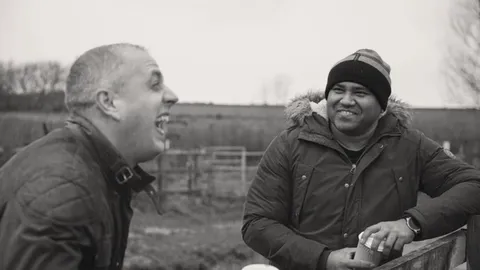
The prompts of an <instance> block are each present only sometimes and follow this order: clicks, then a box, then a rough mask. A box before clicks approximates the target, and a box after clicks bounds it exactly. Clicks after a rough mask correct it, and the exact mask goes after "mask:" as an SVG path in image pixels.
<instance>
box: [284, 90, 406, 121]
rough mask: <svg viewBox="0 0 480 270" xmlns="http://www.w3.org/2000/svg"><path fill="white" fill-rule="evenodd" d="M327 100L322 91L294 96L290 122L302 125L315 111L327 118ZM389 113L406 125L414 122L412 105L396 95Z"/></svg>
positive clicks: (288, 115) (288, 110)
mask: <svg viewBox="0 0 480 270" xmlns="http://www.w3.org/2000/svg"><path fill="white" fill-rule="evenodd" d="M325 101H326V100H325V97H324V93H323V92H321V91H308V92H307V93H306V94H302V95H299V96H297V97H295V98H293V99H292V100H291V101H290V102H289V103H288V104H287V106H286V108H285V115H286V117H287V120H288V124H289V125H290V126H301V125H303V121H304V120H305V117H307V116H310V115H312V113H313V112H316V113H318V114H319V115H321V116H323V117H324V118H327V115H326V108H325V106H326V102H325ZM387 113H391V114H393V115H394V116H395V117H396V118H397V119H398V120H399V121H400V124H402V125H403V126H405V127H409V126H410V125H411V123H412V114H411V112H410V106H409V105H408V104H407V103H406V102H403V101H402V100H400V99H399V98H397V97H395V96H394V95H391V96H390V98H389V99H388V105H387Z"/></svg>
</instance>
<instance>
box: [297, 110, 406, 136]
mask: <svg viewBox="0 0 480 270" xmlns="http://www.w3.org/2000/svg"><path fill="white" fill-rule="evenodd" d="M300 130H301V132H307V133H313V134H318V135H320V136H323V137H326V138H328V139H330V140H332V139H334V137H333V134H332V132H331V131H330V128H329V123H328V120H327V119H325V118H324V117H322V116H320V115H319V114H317V113H315V112H313V113H312V115H310V116H307V117H305V119H304V125H302V126H301V127H300ZM400 133H401V129H400V125H399V123H398V119H397V118H396V117H395V116H393V115H391V114H389V113H387V114H386V115H385V116H383V117H382V118H381V119H380V120H379V121H378V126H377V128H376V129H375V133H374V135H373V136H372V140H375V138H378V137H380V136H382V135H386V134H400Z"/></svg>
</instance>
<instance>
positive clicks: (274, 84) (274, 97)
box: [261, 73, 292, 105]
mask: <svg viewBox="0 0 480 270" xmlns="http://www.w3.org/2000/svg"><path fill="white" fill-rule="evenodd" d="M291 85H292V78H291V77H290V76H289V75H287V74H283V73H282V74H276V75H275V76H274V77H273V79H272V80H271V81H270V82H269V83H264V84H263V85H262V89H261V91H262V92H261V93H262V98H263V102H264V104H275V105H282V104H285V103H286V101H287V97H288V93H289V91H290V87H291Z"/></svg>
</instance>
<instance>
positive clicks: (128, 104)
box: [118, 50, 178, 162]
mask: <svg viewBox="0 0 480 270" xmlns="http://www.w3.org/2000/svg"><path fill="white" fill-rule="evenodd" d="M124 57H125V59H126V65H125V69H126V70H124V73H125V74H126V77H125V78H126V80H125V84H124V85H123V87H122V88H121V89H119V91H118V99H119V101H120V104H121V106H119V107H120V115H121V118H120V121H119V125H120V129H121V130H122V134H120V136H121V137H123V140H122V141H124V142H125V147H127V151H128V152H130V153H131V154H132V155H134V156H135V157H137V158H138V159H139V160H138V162H145V161H148V160H151V159H153V158H155V156H157V155H158V154H160V153H161V152H162V151H164V150H166V134H167V123H168V120H169V116H170V109H171V107H172V106H173V105H174V104H175V103H177V102H178V97H177V96H176V95H175V93H174V92H173V91H172V90H171V89H170V88H168V87H167V86H166V85H165V84H164V81H163V76H162V73H161V72H160V70H159V68H158V65H157V63H156V62H155V60H154V59H152V57H151V56H150V55H149V54H148V53H146V52H143V51H138V50H137V51H135V50H132V51H130V52H128V53H125V55H124ZM130 62H131V63H130Z"/></svg>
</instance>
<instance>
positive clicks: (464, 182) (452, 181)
mask: <svg viewBox="0 0 480 270" xmlns="http://www.w3.org/2000/svg"><path fill="white" fill-rule="evenodd" d="M417 154H418V156H417V158H418V160H419V164H420V167H419V168H420V190H421V191H423V192H425V193H426V194H428V195H429V196H430V197H432V199H431V200H428V201H427V202H425V203H423V204H419V205H417V206H416V207H414V208H412V209H409V210H407V212H406V214H408V215H411V216H412V217H413V218H414V219H415V220H417V221H418V223H419V225H420V227H421V231H422V232H421V236H420V238H419V240H420V239H429V238H434V237H438V236H442V235H445V234H447V233H450V232H452V231H454V230H456V229H458V228H460V227H462V226H463V225H465V223H466V222H467V219H468V217H469V216H470V215H478V214H479V213H480V196H479V194H480V171H479V170H477V169H475V168H474V167H473V166H471V165H469V164H467V163H465V162H463V161H461V160H459V159H457V158H456V157H455V156H454V155H453V154H452V153H451V152H450V151H449V150H446V149H444V148H442V147H441V146H440V145H439V144H438V143H436V142H435V141H433V140H431V139H429V138H428V137H426V136H425V135H423V134H422V135H421V139H420V144H419V148H418V153H417Z"/></svg>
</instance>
